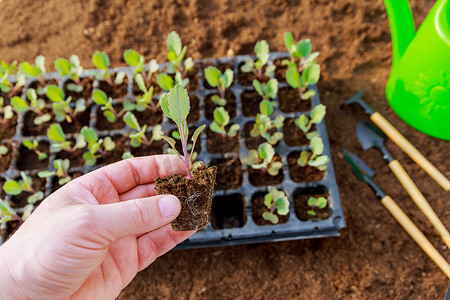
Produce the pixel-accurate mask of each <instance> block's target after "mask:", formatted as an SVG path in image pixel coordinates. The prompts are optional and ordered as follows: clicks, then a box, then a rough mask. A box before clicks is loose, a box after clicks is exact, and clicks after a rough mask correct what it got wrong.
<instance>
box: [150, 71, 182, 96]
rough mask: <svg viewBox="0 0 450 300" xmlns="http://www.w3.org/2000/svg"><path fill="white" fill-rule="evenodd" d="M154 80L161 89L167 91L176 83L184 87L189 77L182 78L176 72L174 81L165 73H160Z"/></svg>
mask: <svg viewBox="0 0 450 300" xmlns="http://www.w3.org/2000/svg"><path fill="white" fill-rule="evenodd" d="M156 82H157V83H158V85H159V87H160V88H161V89H162V90H163V91H165V92H168V91H170V90H171V89H173V88H174V87H175V85H176V84H179V85H181V86H182V87H186V86H187V85H188V83H189V78H184V79H183V78H182V77H181V73H179V72H177V73H176V74H175V81H174V80H173V78H172V77H170V76H169V75H167V74H166V73H161V74H159V75H158V76H156Z"/></svg>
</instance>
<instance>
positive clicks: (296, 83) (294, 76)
mask: <svg viewBox="0 0 450 300" xmlns="http://www.w3.org/2000/svg"><path fill="white" fill-rule="evenodd" d="M286 81H287V82H288V83H289V85H290V86H291V87H292V88H294V89H296V88H299V87H300V86H301V82H300V74H298V72H297V69H295V68H289V69H287V71H286Z"/></svg>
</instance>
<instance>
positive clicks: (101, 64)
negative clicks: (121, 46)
mask: <svg viewBox="0 0 450 300" xmlns="http://www.w3.org/2000/svg"><path fill="white" fill-rule="evenodd" d="M92 63H93V64H94V66H95V67H96V68H97V69H101V70H107V69H108V68H109V64H110V62H109V57H108V55H106V53H104V52H100V51H97V52H95V53H94V55H93V56H92Z"/></svg>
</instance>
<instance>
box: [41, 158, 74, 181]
mask: <svg viewBox="0 0 450 300" xmlns="http://www.w3.org/2000/svg"><path fill="white" fill-rule="evenodd" d="M53 167H54V168H55V169H56V171H48V170H47V171H41V172H39V173H38V176H39V177H40V178H47V177H50V176H54V175H56V176H58V178H59V179H58V184H59V185H64V184H66V183H67V182H69V181H71V180H72V177H71V176H69V172H68V170H69V168H70V161H69V160H68V159H55V160H54V161H53Z"/></svg>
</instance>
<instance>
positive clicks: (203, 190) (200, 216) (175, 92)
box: [155, 85, 217, 231]
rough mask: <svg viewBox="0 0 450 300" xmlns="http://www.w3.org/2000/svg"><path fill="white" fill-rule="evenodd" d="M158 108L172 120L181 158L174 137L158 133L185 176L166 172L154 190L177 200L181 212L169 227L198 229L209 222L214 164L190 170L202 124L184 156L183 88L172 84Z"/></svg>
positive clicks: (186, 99)
mask: <svg viewBox="0 0 450 300" xmlns="http://www.w3.org/2000/svg"><path fill="white" fill-rule="evenodd" d="M161 108H162V110H163V112H164V114H165V115H166V116H167V117H169V118H170V119H172V120H173V121H174V122H175V123H176V124H177V127H178V132H179V133H180V137H181V145H182V149H183V157H182V156H181V155H180V154H179V153H178V151H177V150H176V148H175V140H174V139H173V138H171V137H167V136H162V137H163V138H164V139H165V140H166V141H167V142H168V143H169V144H170V146H171V147H172V149H173V150H174V152H175V153H176V155H177V156H178V157H179V158H180V159H181V160H182V161H183V162H184V165H185V167H186V174H187V178H186V177H184V176H181V175H170V176H169V177H168V178H157V179H156V185H155V189H156V191H157V192H158V193H159V194H172V195H175V196H177V197H178V199H180V201H181V212H180V214H179V216H178V217H177V218H176V219H175V220H174V221H172V228H173V229H174V230H177V231H184V230H198V229H201V228H203V227H205V226H206V225H207V224H208V223H209V214H210V211H211V201H212V196H213V193H214V185H215V182H216V173H217V168H216V167H209V168H206V166H205V165H204V164H203V165H200V166H198V167H197V168H196V169H194V170H193V171H191V166H190V161H191V159H192V155H193V151H194V149H195V142H196V140H197V138H198V137H199V135H200V133H201V131H202V130H203V129H204V128H205V125H202V126H200V127H199V128H197V129H196V130H195V131H194V134H193V135H192V142H193V146H192V150H191V154H190V155H188V150H187V144H188V134H189V131H188V127H187V122H186V118H187V116H188V114H189V110H190V103H189V96H188V93H187V90H186V89H184V88H183V87H181V85H176V86H175V87H174V88H173V89H172V90H170V92H169V93H168V94H166V95H164V96H163V98H162V100H161Z"/></svg>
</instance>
